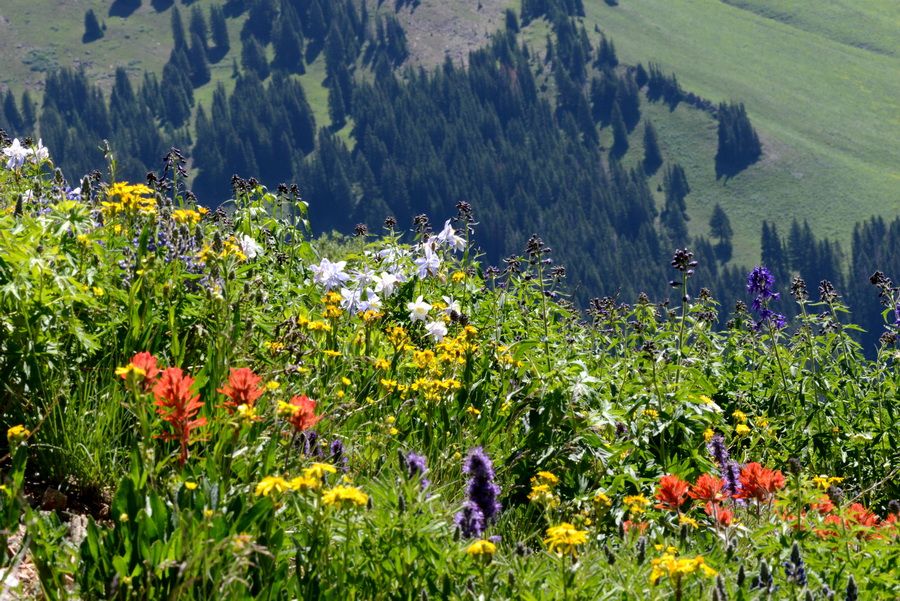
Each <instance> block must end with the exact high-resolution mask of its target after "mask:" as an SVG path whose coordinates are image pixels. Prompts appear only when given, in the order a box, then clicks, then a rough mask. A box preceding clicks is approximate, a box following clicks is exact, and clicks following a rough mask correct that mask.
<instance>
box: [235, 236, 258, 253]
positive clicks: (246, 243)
mask: <svg viewBox="0 0 900 601" xmlns="http://www.w3.org/2000/svg"><path fill="white" fill-rule="evenodd" d="M238 244H240V245H241V252H242V253H244V254H245V255H247V258H248V259H255V258H256V257H258V256H259V255H261V254H262V252H263V247H262V246H261V245H260V244H259V243H258V242H257V241H256V240H254V239H253V238H252V237H250V236H248V235H247V234H241V235H240V236H238Z"/></svg>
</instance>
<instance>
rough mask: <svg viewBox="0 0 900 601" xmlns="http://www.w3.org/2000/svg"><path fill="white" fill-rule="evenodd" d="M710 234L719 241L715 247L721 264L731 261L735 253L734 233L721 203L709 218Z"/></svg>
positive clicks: (717, 204)
mask: <svg viewBox="0 0 900 601" xmlns="http://www.w3.org/2000/svg"><path fill="white" fill-rule="evenodd" d="M709 233H710V235H711V236H712V237H713V238H715V239H716V241H717V242H716V245H715V247H714V248H715V253H716V258H717V259H718V260H719V261H720V262H721V263H727V262H728V261H730V260H731V255H732V252H733V246H732V238H733V237H734V231H733V230H732V229H731V220H729V219H728V215H727V214H726V213H725V209H723V208H722V205H720V204H719V203H716V206H715V207H714V208H713V212H712V215H711V216H710V218H709Z"/></svg>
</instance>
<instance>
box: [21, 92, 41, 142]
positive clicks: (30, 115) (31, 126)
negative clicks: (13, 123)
mask: <svg viewBox="0 0 900 601" xmlns="http://www.w3.org/2000/svg"><path fill="white" fill-rule="evenodd" d="M36 126H37V103H36V102H35V101H34V100H32V98H31V92H29V91H28V90H25V91H24V92H22V128H23V129H24V130H25V132H26V133H30V134H33V133H34V131H35V129H36Z"/></svg>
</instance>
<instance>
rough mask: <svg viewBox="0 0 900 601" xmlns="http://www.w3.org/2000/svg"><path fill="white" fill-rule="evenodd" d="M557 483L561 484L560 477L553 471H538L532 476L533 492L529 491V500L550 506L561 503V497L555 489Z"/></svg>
mask: <svg viewBox="0 0 900 601" xmlns="http://www.w3.org/2000/svg"><path fill="white" fill-rule="evenodd" d="M557 484H559V478H557V477H556V476H555V475H554V474H553V473H552V472H546V471H542V472H538V473H537V475H536V476H532V478H531V492H530V493H528V500H529V501H531V502H532V503H536V504H538V505H544V506H545V507H548V508H549V507H556V506H557V505H559V498H558V497H557V496H556V492H555V490H554V489H555V488H556V485H557Z"/></svg>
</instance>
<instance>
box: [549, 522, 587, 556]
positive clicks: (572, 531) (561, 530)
mask: <svg viewBox="0 0 900 601" xmlns="http://www.w3.org/2000/svg"><path fill="white" fill-rule="evenodd" d="M587 534H588V533H587V530H578V529H576V528H575V526H573V525H572V524H570V523H568V522H563V523H562V524H559V525H558V526H551V527H550V528H547V538H545V539H544V544H545V545H547V548H548V549H549V550H550V552H551V553H558V554H560V555H571V556H573V557H574V556H575V555H577V553H578V547H579V546H581V545H583V544H585V543H586V542H587Z"/></svg>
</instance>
